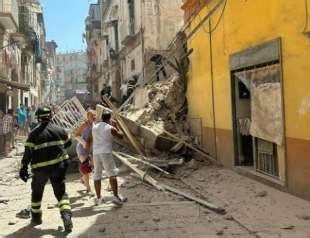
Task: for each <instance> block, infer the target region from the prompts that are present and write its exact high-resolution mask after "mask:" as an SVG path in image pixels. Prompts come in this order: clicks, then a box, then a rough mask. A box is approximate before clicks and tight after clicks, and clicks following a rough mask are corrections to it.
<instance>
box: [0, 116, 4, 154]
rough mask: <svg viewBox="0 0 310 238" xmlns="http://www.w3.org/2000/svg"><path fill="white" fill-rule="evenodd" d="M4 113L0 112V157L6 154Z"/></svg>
mask: <svg viewBox="0 0 310 238" xmlns="http://www.w3.org/2000/svg"><path fill="white" fill-rule="evenodd" d="M3 118H4V113H3V111H2V110H0V156H4V154H5V138H4V130H3V129H4V128H3V127H4V120H3Z"/></svg>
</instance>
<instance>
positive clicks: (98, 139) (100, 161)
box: [92, 111, 125, 205]
mask: <svg viewBox="0 0 310 238" xmlns="http://www.w3.org/2000/svg"><path fill="white" fill-rule="evenodd" d="M101 119H102V122H99V123H97V124H95V125H94V126H93V129H92V136H93V160H94V185H95V190H96V195H97V198H96V199H95V204H96V205H98V204H100V203H101V202H103V199H102V197H101V178H102V170H103V169H104V170H105V172H106V174H107V176H108V177H109V180H110V185H111V189H112V191H113V195H114V198H113V203H115V204H116V205H122V204H123V202H124V200H125V199H124V198H121V197H120V196H119V194H118V184H117V172H118V169H117V168H116V165H115V161H114V158H113V155H112V144H113V137H114V136H116V137H118V138H123V133H122V132H120V131H119V130H118V128H116V127H113V126H111V125H110V120H111V113H110V112H107V111H104V112H103V113H102V117H101Z"/></svg>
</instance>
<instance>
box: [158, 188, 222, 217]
mask: <svg viewBox="0 0 310 238" xmlns="http://www.w3.org/2000/svg"><path fill="white" fill-rule="evenodd" d="M161 186H162V187H163V188H164V189H165V190H167V191H169V192H172V193H174V194H177V195H181V196H182V197H185V198H187V199H189V200H191V201H195V202H197V203H198V204H200V205H202V206H204V207H206V208H208V209H210V210H212V211H214V212H216V213H219V214H225V213H226V211H225V209H224V208H221V207H218V206H216V205H214V204H212V203H210V202H208V201H205V200H203V199H201V198H197V197H195V196H192V195H190V194H188V193H185V192H183V191H180V190H179V189H176V188H173V187H171V186H169V185H166V184H161Z"/></svg>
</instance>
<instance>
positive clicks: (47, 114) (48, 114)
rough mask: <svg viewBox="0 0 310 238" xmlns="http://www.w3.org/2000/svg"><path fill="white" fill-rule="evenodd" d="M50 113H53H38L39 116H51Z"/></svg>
mask: <svg viewBox="0 0 310 238" xmlns="http://www.w3.org/2000/svg"><path fill="white" fill-rule="evenodd" d="M50 115H51V113H45V114H40V115H38V117H47V116H50Z"/></svg>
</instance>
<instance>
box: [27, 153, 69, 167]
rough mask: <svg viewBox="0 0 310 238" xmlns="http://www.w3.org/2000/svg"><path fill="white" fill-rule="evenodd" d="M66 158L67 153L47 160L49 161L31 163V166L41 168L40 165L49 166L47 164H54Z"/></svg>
mask: <svg viewBox="0 0 310 238" xmlns="http://www.w3.org/2000/svg"><path fill="white" fill-rule="evenodd" d="M67 159H69V155H64V156H61V157H59V158H57V159H53V160H49V161H45V162H41V163H37V164H32V165H31V168H32V169H36V168H41V167H45V166H49V165H54V164H57V163H60V162H62V161H64V160H67Z"/></svg>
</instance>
